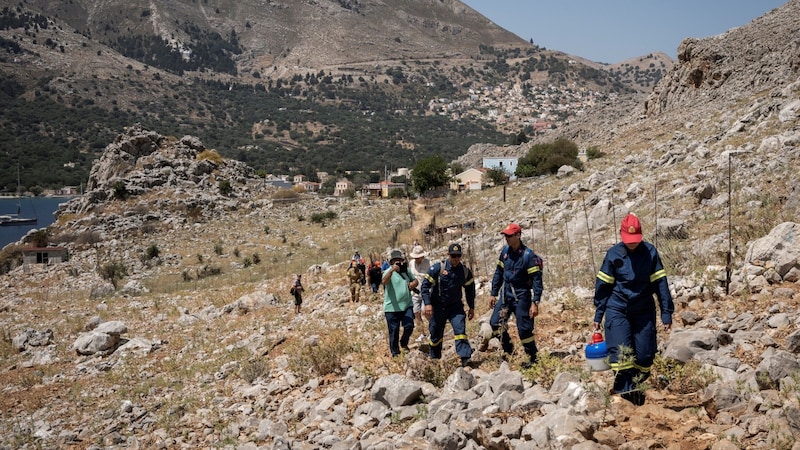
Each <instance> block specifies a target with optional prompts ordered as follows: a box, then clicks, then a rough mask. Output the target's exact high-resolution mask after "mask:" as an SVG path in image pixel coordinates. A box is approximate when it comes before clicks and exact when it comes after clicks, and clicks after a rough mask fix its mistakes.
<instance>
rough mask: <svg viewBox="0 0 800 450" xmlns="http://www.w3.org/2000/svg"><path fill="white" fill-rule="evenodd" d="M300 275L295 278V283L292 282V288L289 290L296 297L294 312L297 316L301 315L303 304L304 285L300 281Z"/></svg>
mask: <svg viewBox="0 0 800 450" xmlns="http://www.w3.org/2000/svg"><path fill="white" fill-rule="evenodd" d="M301 276H302V275H300V274H299V273H298V274H297V275H296V276H295V277H294V281H293V282H292V288H291V289H290V290H289V292H291V294H292V295H294V312H295V314H300V305H302V304H303V290H304V289H303V283H302V282H301V281H300V277H301Z"/></svg>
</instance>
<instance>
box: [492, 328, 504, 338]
mask: <svg viewBox="0 0 800 450" xmlns="http://www.w3.org/2000/svg"><path fill="white" fill-rule="evenodd" d="M502 335H503V328H498V329H496V330H494V331H492V336H502Z"/></svg>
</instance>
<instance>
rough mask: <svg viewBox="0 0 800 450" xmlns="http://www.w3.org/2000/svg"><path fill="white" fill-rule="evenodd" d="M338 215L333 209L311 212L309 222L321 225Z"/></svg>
mask: <svg viewBox="0 0 800 450" xmlns="http://www.w3.org/2000/svg"><path fill="white" fill-rule="evenodd" d="M336 217H338V215H337V214H336V213H335V212H333V211H325V212H324V213H313V214H311V223H319V224H322V226H325V224H326V223H327V222H329V221H331V220H333V219H335V218H336Z"/></svg>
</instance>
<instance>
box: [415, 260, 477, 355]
mask: <svg viewBox="0 0 800 450" xmlns="http://www.w3.org/2000/svg"><path fill="white" fill-rule="evenodd" d="M447 253H448V255H449V258H448V259H446V260H444V261H442V262H438V263H436V264H434V265H433V266H431V268H430V269H429V270H428V273H427V274H425V279H424V280H423V281H422V289H421V291H422V301H423V303H424V304H425V307H424V309H423V314H424V315H425V318H426V319H428V331H429V333H430V353H429V356H430V357H431V358H433V359H440V358H441V357H442V340H443V339H444V327H445V325H446V324H447V321H450V326H452V327H453V335H454V336H453V337H454V339H455V341H456V342H455V344H456V353H457V354H458V356H459V357H460V358H461V366H462V367H465V366H467V365H468V364H469V360H470V358H471V357H472V347H470V345H469V340H468V339H467V322H466V320H472V318H473V317H475V279H474V278H473V276H472V271H471V270H470V269H469V268H468V267H466V266H465V265H463V264H462V263H461V245H459V244H450V246H449V247H448V248H447ZM462 289H463V290H464V295H465V296H466V300H467V307H468V308H469V309H468V310H467V312H466V313H465V312H464V303H463V301H462V295H461V290H462ZM465 319H466V320H465Z"/></svg>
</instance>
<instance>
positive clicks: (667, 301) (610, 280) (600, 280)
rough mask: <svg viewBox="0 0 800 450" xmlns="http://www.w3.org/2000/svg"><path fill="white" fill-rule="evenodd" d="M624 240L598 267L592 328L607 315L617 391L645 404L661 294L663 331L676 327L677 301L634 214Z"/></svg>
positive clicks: (627, 218)
mask: <svg viewBox="0 0 800 450" xmlns="http://www.w3.org/2000/svg"><path fill="white" fill-rule="evenodd" d="M619 232H620V238H621V241H622V242H620V243H617V244H615V245H614V246H613V247H611V248H610V249H609V250H608V252H607V253H606V256H605V258H604V259H603V265H602V266H601V267H600V271H599V272H597V281H596V283H595V292H594V306H595V314H594V323H593V328H594V331H600V323H601V321H602V320H603V316H604V315H605V334H606V337H605V339H606V346H607V347H608V359H609V365H610V366H611V369H612V370H613V371H614V374H615V376H614V387H613V391H614V393H621V394H622V397H623V398H625V399H626V400H629V401H630V402H631V403H633V404H635V405H642V404H644V400H645V396H644V392H643V391H642V390H641V389H640V388H639V386H638V385H639V384H640V383H642V382H643V381H644V380H646V379H647V378H648V377H649V376H650V367H651V366H652V365H653V360H654V359H655V355H656V305H655V302H654V301H653V294H655V295H656V297H657V298H658V303H659V307H660V309H661V323H662V324H663V329H664V331H666V332H668V331H669V330H670V329H671V328H672V313H673V312H674V311H675V305H674V304H673V302H672V294H671V293H670V291H669V284H668V283H667V273H666V271H665V270H664V265H663V264H662V263H661V257H660V256H659V255H658V251H657V250H656V248H655V246H654V245H653V244H651V243H649V242H646V241H643V240H642V225H641V223H640V222H639V218H638V217H636V216H635V215H634V214H628V215H627V216H625V218H624V219H622V223H621V226H620V230H619Z"/></svg>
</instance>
